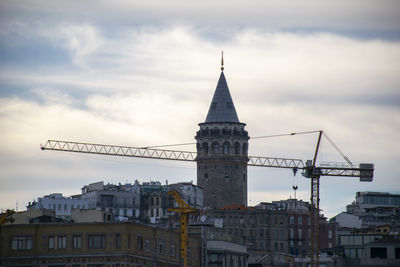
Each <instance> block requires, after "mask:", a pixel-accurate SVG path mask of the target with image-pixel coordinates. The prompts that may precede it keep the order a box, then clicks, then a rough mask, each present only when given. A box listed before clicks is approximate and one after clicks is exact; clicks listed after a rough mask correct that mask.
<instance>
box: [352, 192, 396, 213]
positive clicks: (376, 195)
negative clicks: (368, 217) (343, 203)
mask: <svg viewBox="0 0 400 267" xmlns="http://www.w3.org/2000/svg"><path fill="white" fill-rule="evenodd" d="M377 207H385V208H400V195H399V194H390V193H386V192H357V194H356V199H355V201H354V202H353V203H352V204H350V205H347V207H346V208H347V212H348V213H350V214H354V215H363V214H365V213H367V212H368V210H367V209H371V208H377Z"/></svg>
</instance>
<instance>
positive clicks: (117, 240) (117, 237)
mask: <svg viewBox="0 0 400 267" xmlns="http://www.w3.org/2000/svg"><path fill="white" fill-rule="evenodd" d="M115 248H121V234H116V235H115Z"/></svg>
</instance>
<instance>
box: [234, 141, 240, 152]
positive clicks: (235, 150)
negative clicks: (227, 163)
mask: <svg viewBox="0 0 400 267" xmlns="http://www.w3.org/2000/svg"><path fill="white" fill-rule="evenodd" d="M239 150H240V144H239V142H236V143H235V145H234V146H233V153H234V154H235V155H237V154H239Z"/></svg>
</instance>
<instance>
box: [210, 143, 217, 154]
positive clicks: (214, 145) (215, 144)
mask: <svg viewBox="0 0 400 267" xmlns="http://www.w3.org/2000/svg"><path fill="white" fill-rule="evenodd" d="M212 151H213V153H214V154H218V153H219V144H218V143H217V142H214V143H213V144H212Z"/></svg>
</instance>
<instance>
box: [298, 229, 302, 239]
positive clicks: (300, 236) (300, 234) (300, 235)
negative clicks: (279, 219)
mask: <svg viewBox="0 0 400 267" xmlns="http://www.w3.org/2000/svg"><path fill="white" fill-rule="evenodd" d="M298 234H299V238H303V231H302V230H301V229H299V232H298Z"/></svg>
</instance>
